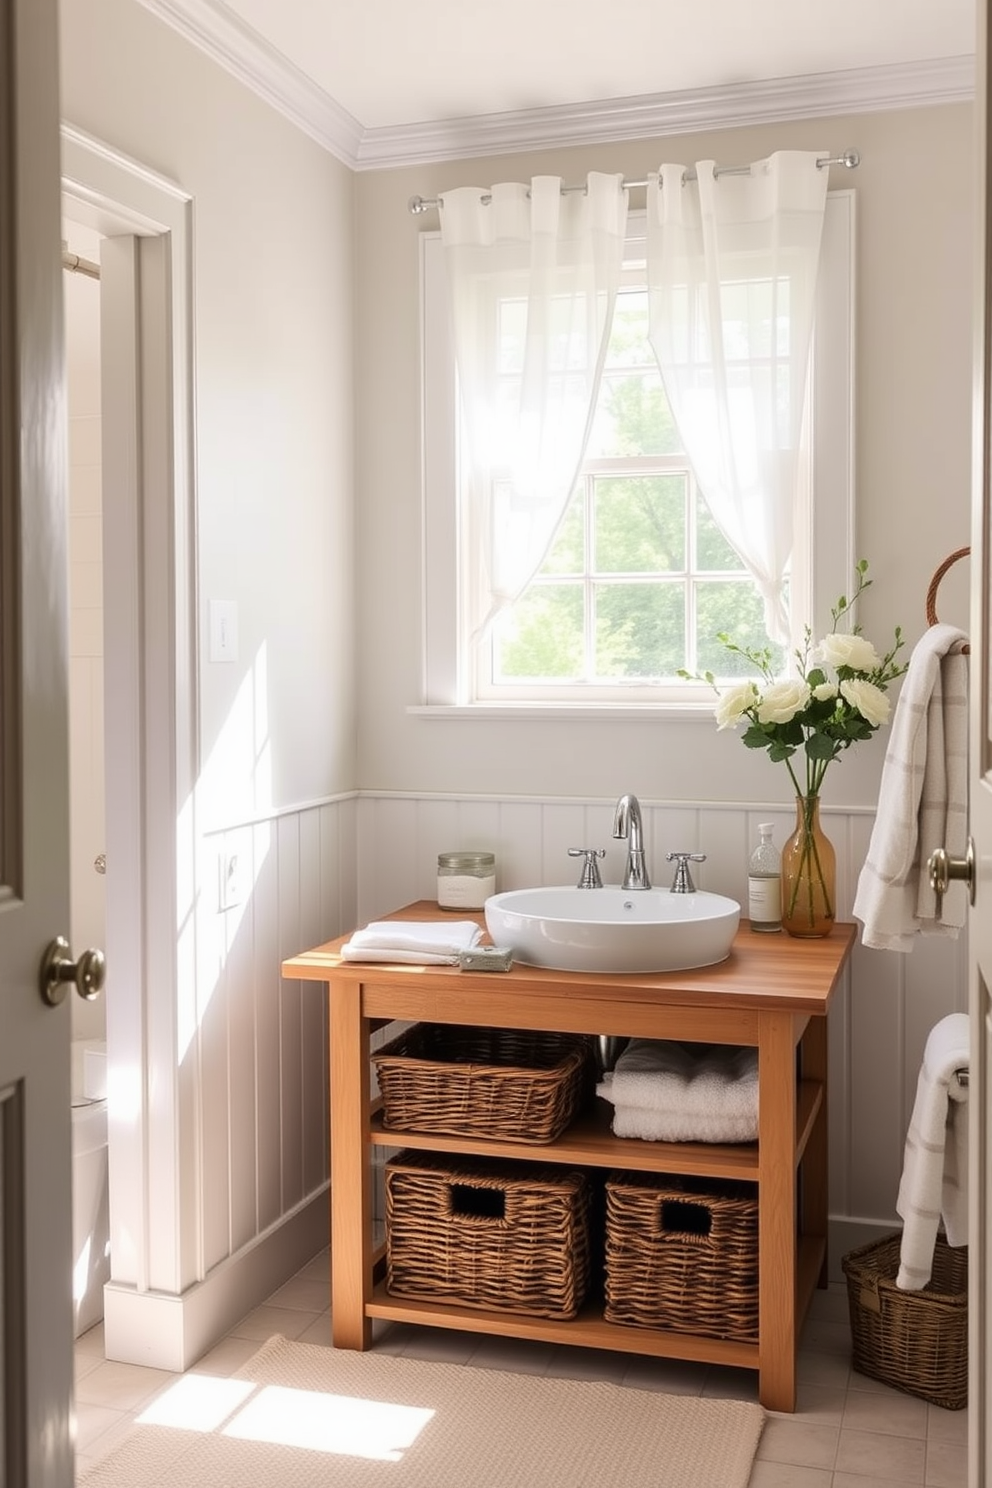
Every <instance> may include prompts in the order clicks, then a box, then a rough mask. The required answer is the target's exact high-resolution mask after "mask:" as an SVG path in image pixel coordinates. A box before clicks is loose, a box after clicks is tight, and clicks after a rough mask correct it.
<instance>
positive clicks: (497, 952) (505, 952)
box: [458, 946, 513, 971]
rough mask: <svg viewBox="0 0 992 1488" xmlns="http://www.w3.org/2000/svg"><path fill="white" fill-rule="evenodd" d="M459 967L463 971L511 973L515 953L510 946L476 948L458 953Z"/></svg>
mask: <svg viewBox="0 0 992 1488" xmlns="http://www.w3.org/2000/svg"><path fill="white" fill-rule="evenodd" d="M458 965H459V966H460V967H461V969H462V971H509V970H510V967H511V966H512V965H513V951H512V950H511V949H510V947H509V946H475V947H474V948H473V949H472V950H471V951H459V952H458Z"/></svg>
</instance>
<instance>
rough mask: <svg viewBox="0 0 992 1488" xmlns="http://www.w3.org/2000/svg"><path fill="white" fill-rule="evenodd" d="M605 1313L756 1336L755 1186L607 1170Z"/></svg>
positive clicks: (623, 1319) (683, 1329)
mask: <svg viewBox="0 0 992 1488" xmlns="http://www.w3.org/2000/svg"><path fill="white" fill-rule="evenodd" d="M604 1316H605V1317H606V1319H607V1321H608V1322H611V1323H633V1324H635V1325H639V1326H641V1327H645V1328H667V1329H671V1330H672V1331H674V1332H676V1333H699V1334H702V1335H705V1336H706V1337H709V1338H732V1339H737V1340H739V1341H744V1342H749V1343H753V1342H756V1341H757V1337H758V1194H757V1189H756V1187H755V1185H754V1184H747V1183H733V1182H729V1181H728V1182H725V1183H723V1182H720V1181H717V1180H703V1179H698V1180H697V1179H692V1178H673V1177H669V1176H667V1175H665V1174H660V1173H611V1174H610V1176H609V1178H608V1179H607V1182H606V1308H605V1311H604Z"/></svg>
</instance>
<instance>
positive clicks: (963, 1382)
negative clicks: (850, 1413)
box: [841, 1232, 968, 1410]
mask: <svg viewBox="0 0 992 1488" xmlns="http://www.w3.org/2000/svg"><path fill="white" fill-rule="evenodd" d="M900 1244H901V1235H900V1233H898V1232H897V1233H896V1234H894V1235H886V1236H885V1237H884V1238H883V1239H881V1240H876V1241H873V1242H872V1244H871V1245H863V1246H861V1248H860V1249H859V1250H852V1251H850V1252H849V1254H848V1255H846V1256H844V1257H843V1260H842V1261H841V1265H842V1266H843V1268H844V1274H845V1276H846V1277H847V1300H848V1306H849V1309H850V1314H851V1341H852V1344H853V1363H854V1367H855V1369H856V1370H858V1372H859V1373H860V1374H867V1375H870V1376H871V1378H872V1379H877V1380H882V1381H884V1383H885V1384H887V1385H892V1386H893V1387H894V1388H895V1389H897V1390H905V1391H906V1392H907V1393H908V1394H910V1395H919V1396H920V1397H921V1398H922V1399H923V1400H929V1401H930V1402H931V1403H932V1404H934V1405H941V1406H943V1407H944V1409H945V1410H962V1409H963V1408H964V1407H965V1406H966V1405H967V1403H968V1248H967V1246H964V1245H962V1246H958V1247H955V1248H953V1249H952V1248H951V1246H949V1245H948V1244H947V1241H946V1240H945V1238H944V1236H943V1235H938V1236H937V1244H936V1248H935V1250H934V1258H933V1274H932V1275H931V1278H930V1281H929V1284H928V1285H927V1286H926V1287H925V1288H924V1289H923V1290H922V1291H919V1292H906V1291H903V1290H902V1289H901V1288H900V1287H897V1286H896V1277H897V1275H898V1274H899V1247H900Z"/></svg>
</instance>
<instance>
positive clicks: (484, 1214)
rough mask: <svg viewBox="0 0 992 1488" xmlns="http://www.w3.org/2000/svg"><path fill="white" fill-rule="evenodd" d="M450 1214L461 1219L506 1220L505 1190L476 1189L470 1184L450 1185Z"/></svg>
mask: <svg viewBox="0 0 992 1488" xmlns="http://www.w3.org/2000/svg"><path fill="white" fill-rule="evenodd" d="M450 1192H451V1213H452V1215H453V1216H454V1217H455V1218H459V1217H461V1218H463V1219H476V1220H478V1219H495V1220H505V1219H506V1190H505V1189H503V1188H489V1187H482V1188H477V1187H475V1186H474V1185H473V1184H470V1183H452V1184H451V1185H450Z"/></svg>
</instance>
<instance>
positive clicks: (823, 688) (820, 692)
mask: <svg viewBox="0 0 992 1488" xmlns="http://www.w3.org/2000/svg"><path fill="white" fill-rule="evenodd" d="M813 696H814V697H815V698H816V701H817V702H818V703H826V702H828V701H829V700H830V698H835V697H836V696H837V683H836V682H821V683H820V685H819V687H814V688H813Z"/></svg>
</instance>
